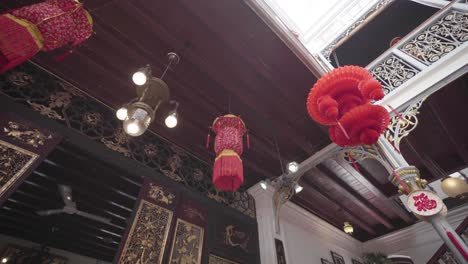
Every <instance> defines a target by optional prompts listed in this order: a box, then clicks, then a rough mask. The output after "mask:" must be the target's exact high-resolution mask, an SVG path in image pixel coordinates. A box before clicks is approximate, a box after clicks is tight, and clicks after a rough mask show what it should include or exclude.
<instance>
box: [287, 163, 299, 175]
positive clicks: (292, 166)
mask: <svg viewBox="0 0 468 264" xmlns="http://www.w3.org/2000/svg"><path fill="white" fill-rule="evenodd" d="M298 169H299V164H297V162H295V161H293V162H289V163H288V171H289V173H294V172H296V171H297V170H298Z"/></svg>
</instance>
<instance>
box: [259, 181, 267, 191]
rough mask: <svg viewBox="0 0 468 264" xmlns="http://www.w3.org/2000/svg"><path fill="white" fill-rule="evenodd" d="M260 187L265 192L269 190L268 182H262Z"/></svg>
mask: <svg viewBox="0 0 468 264" xmlns="http://www.w3.org/2000/svg"><path fill="white" fill-rule="evenodd" d="M260 187H262V189H263V190H266V189H267V188H268V183H267V182H266V181H261V182H260Z"/></svg>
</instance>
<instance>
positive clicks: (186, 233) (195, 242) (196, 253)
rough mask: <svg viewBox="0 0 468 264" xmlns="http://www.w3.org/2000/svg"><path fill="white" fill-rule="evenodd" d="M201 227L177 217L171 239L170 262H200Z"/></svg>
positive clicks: (201, 248) (194, 263) (201, 247)
mask: <svg viewBox="0 0 468 264" xmlns="http://www.w3.org/2000/svg"><path fill="white" fill-rule="evenodd" d="M203 235H204V229H203V227H200V226H197V225H194V224H191V223H189V222H187V221H184V220H182V219H180V218H179V219H177V223H176V227H175V231H174V237H173V239H172V248H171V255H170V257H169V263H170V264H185V263H193V264H201V257H202V250H203Z"/></svg>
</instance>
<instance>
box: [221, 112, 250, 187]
mask: <svg viewBox="0 0 468 264" xmlns="http://www.w3.org/2000/svg"><path fill="white" fill-rule="evenodd" d="M212 129H213V131H214V132H215V133H216V137H215V144H214V150H215V153H216V159H215V162H214V165H213V184H214V186H215V187H216V189H218V190H220V191H235V190H237V189H238V188H239V187H240V186H241V185H242V183H243V182H244V169H243V166H242V160H241V158H240V155H242V152H243V145H242V136H243V135H244V134H245V133H246V131H247V130H246V127H245V124H244V121H242V119H241V118H240V117H238V116H235V115H231V114H229V115H224V116H220V117H218V118H216V119H215V120H214V122H213V125H212Z"/></svg>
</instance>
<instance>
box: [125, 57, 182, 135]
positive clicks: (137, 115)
mask: <svg viewBox="0 0 468 264" xmlns="http://www.w3.org/2000/svg"><path fill="white" fill-rule="evenodd" d="M167 57H168V59H169V64H168V65H167V67H166V69H165V70H164V72H163V74H162V75H161V77H160V78H156V77H153V76H152V75H151V67H150V65H146V66H145V67H143V68H141V69H139V70H138V71H137V72H135V73H134V74H133V76H132V80H133V82H134V83H135V85H136V94H137V98H135V99H133V100H131V101H130V102H129V103H127V104H125V105H124V106H122V107H121V108H119V109H118V110H117V111H116V116H117V118H118V119H119V120H121V121H123V129H124V131H125V133H127V134H128V135H130V136H133V137H136V136H140V135H142V134H143V133H144V132H145V131H146V130H147V129H148V127H149V125H150V124H151V123H152V122H153V120H154V116H155V114H156V111H157V110H158V108H159V106H160V105H161V104H162V103H166V102H169V103H171V104H174V105H175V107H174V110H172V111H171V112H169V114H168V116H167V117H166V120H165V124H166V126H167V127H169V128H173V127H175V126H176V125H177V108H178V106H179V103H178V102H176V101H169V88H168V86H167V84H166V83H165V82H164V81H163V80H162V79H163V78H164V75H165V74H166V72H167V70H168V69H169V68H170V67H171V66H172V65H176V64H177V63H179V60H180V58H179V56H178V55H177V54H176V53H174V52H170V53H168V54H167Z"/></svg>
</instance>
